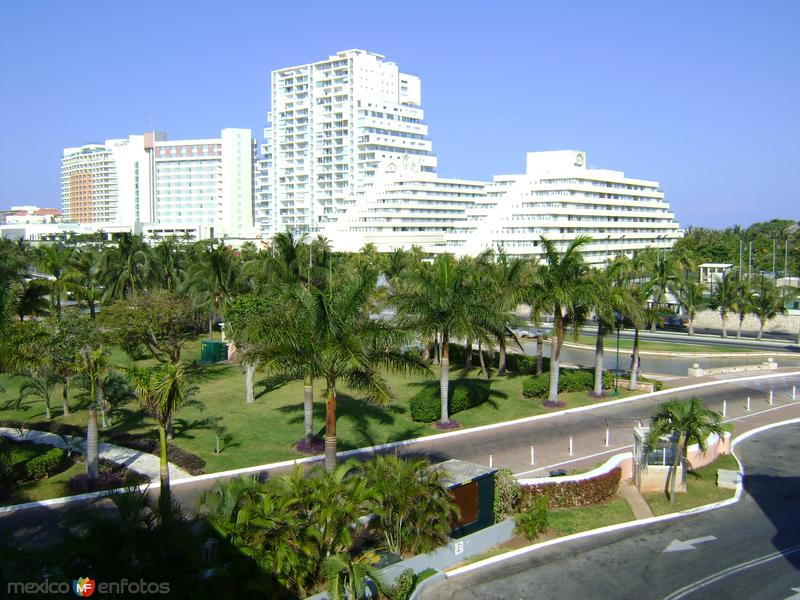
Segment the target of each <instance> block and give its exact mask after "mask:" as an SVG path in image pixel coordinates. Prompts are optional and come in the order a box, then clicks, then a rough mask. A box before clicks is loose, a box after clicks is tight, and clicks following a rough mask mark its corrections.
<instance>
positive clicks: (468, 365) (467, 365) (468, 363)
mask: <svg viewBox="0 0 800 600" xmlns="http://www.w3.org/2000/svg"><path fill="white" fill-rule="evenodd" d="M464 350H465V352H466V358H465V359H464V370H465V371H471V370H472V340H470V339H467V341H466V342H465V343H464Z"/></svg>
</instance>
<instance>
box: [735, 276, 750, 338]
mask: <svg viewBox="0 0 800 600" xmlns="http://www.w3.org/2000/svg"><path fill="white" fill-rule="evenodd" d="M754 295H755V292H754V290H753V286H752V285H751V284H750V282H749V281H747V280H746V279H742V280H741V281H739V282H737V285H736V295H735V297H734V300H733V304H732V306H731V309H732V310H733V311H734V312H735V313H736V316H737V317H738V319H739V326H738V328H737V329H736V339H737V340H738V339H741V337H742V325H743V324H744V319H745V317H747V315H748V314H750V313H751V312H753V300H754Z"/></svg>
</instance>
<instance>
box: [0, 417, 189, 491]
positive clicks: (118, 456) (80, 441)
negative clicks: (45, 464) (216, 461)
mask: <svg viewBox="0 0 800 600" xmlns="http://www.w3.org/2000/svg"><path fill="white" fill-rule="evenodd" d="M0 436H2V437H6V438H9V439H12V440H15V441H17V442H32V443H34V444H45V445H47V446H54V447H56V448H65V449H68V450H69V451H70V452H78V453H80V454H84V449H85V446H86V440H85V439H84V438H82V437H77V436H72V435H65V436H60V435H56V434H55V433H49V432H46V431H32V430H30V429H14V428H11V427H0ZM100 458H102V459H104V460H108V461H111V462H113V463H116V464H118V465H122V466H123V467H125V468H127V469H130V470H131V471H136V472H137V473H141V474H142V475H145V476H146V477H148V478H149V479H150V480H151V481H158V480H159V478H160V476H161V462H160V459H159V457H158V456H156V455H154V454H150V453H149V452H141V451H139V450H133V449H131V448H124V447H122V446H117V445H115V444H107V443H105V442H101V443H100ZM169 475H170V478H174V479H183V478H184V477H191V475H190V474H189V473H187V472H186V471H184V470H183V469H181V468H180V467H179V466H177V465H174V464H172V463H169Z"/></svg>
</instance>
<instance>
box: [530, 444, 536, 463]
mask: <svg viewBox="0 0 800 600" xmlns="http://www.w3.org/2000/svg"><path fill="white" fill-rule="evenodd" d="M531 464H532V465H533V464H536V452H535V451H534V449H533V446H531Z"/></svg>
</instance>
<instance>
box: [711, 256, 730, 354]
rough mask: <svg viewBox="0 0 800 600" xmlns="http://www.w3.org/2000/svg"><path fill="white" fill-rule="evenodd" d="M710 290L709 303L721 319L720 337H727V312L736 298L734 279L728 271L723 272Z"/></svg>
mask: <svg viewBox="0 0 800 600" xmlns="http://www.w3.org/2000/svg"><path fill="white" fill-rule="evenodd" d="M713 288H714V289H713V290H712V291H711V298H710V305H711V308H713V309H714V310H717V311H719V317H720V320H721V321H722V337H723V338H726V337H728V328H727V327H726V324H725V321H726V319H727V317H728V313H729V312H730V311H731V309H732V308H733V304H734V300H735V298H736V279H735V278H734V277H733V275H732V274H731V272H730V271H728V272H727V273H723V274H722V277H720V279H719V281H717V283H716V284H715V285H714V286H713Z"/></svg>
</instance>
